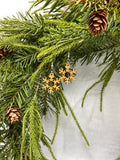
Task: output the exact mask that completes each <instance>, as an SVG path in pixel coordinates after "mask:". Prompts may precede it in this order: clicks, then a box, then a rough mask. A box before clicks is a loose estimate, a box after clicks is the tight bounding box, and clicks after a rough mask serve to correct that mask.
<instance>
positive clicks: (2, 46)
mask: <svg viewBox="0 0 120 160" xmlns="http://www.w3.org/2000/svg"><path fill="white" fill-rule="evenodd" d="M41 2H43V6H42V7H40V8H39V9H37V10H33V9H34V8H35V7H36V6H38V5H39V4H40V3H41ZM119 7H120V2H119V1H118V0H115V1H114V0H111V1H104V0H99V1H91V0H88V1H86V0H71V1H68V0H61V1H58V0H52V1H49V0H35V1H32V6H31V8H30V9H29V11H28V12H27V13H26V14H25V15H24V14H22V13H18V17H15V16H13V17H12V18H9V17H7V18H4V19H3V20H0V35H1V38H0V127H1V131H0V143H1V145H0V159H1V160H2V159H3V160H4V159H6V160H7V159H11V160H12V159H17V160H23V159H24V160H39V159H40V160H47V158H46V157H45V155H44V153H43V152H42V145H41V143H42V144H44V145H45V146H46V147H47V148H48V149H49V151H50V153H51V155H52V157H53V159H54V160H56V157H55V155H54V153H53V151H52V148H51V145H52V144H53V142H54V139H55V136H56V134H57V128H58V126H59V115H60V113H61V110H63V112H64V113H65V115H66V116H67V115H68V113H67V110H66V107H68V110H69V111H70V113H71V115H72V117H73V119H74V121H75V123H76V125H77V126H78V129H79V130H80V132H81V134H82V136H83V138H84V140H85V142H86V144H87V145H88V146H89V142H88V140H87V138H86V136H85V133H84V132H83V130H82V128H81V126H80V124H79V122H78V120H77V119H76V116H75V114H74V112H73V110H72V109H71V107H70V105H69V103H68V101H67V99H66V98H65V96H64V94H63V86H62V83H61V82H60V86H59V87H60V90H59V91H54V92H53V93H52V94H50V93H49V90H48V89H46V90H44V89H43V78H44V77H48V76H49V74H50V73H51V71H52V72H54V74H55V77H56V78H58V77H59V76H60V75H59V69H60V68H64V67H65V65H66V63H67V60H68V52H70V53H71V54H70V57H69V62H70V63H71V65H72V67H73V66H74V65H75V64H76V62H77V61H78V60H80V62H81V63H80V65H82V64H84V63H86V64H89V63H91V62H92V61H95V62H96V63H98V62H101V59H102V62H101V64H99V66H101V65H103V66H104V68H103V70H102V71H101V73H100V74H99V76H98V78H99V79H98V81H97V82H95V83H94V84H93V85H92V86H90V88H89V89H88V90H87V91H86V92H85V94H84V96H83V100H82V107H83V105H84V101H85V98H86V96H87V93H88V92H89V91H90V90H91V89H92V88H93V87H94V86H96V85H97V84H99V83H102V84H103V85H102V88H101V94H100V111H102V101H103V93H104V90H105V88H106V87H107V85H108V83H109V81H110V79H111V77H112V75H113V73H114V72H115V71H119V70H120V55H119V54H120V10H119ZM99 8H102V10H101V9H99ZM40 10H42V11H44V14H43V15H41V14H40V13H39V11H40ZM103 11H104V12H103ZM31 12H32V13H31ZM106 12H107V14H108V17H107V18H108V23H106V22H107V21H104V20H105V19H106V15H105V16H104V13H106ZM91 15H94V16H95V17H97V21H94V20H93V19H92V18H91ZM98 19H99V20H100V21H98ZM91 21H92V24H91ZM88 22H90V23H88ZM91 25H92V26H93V28H91V29H90V26H91ZM98 25H99V26H98ZM101 25H102V26H101ZM96 26H97V27H96ZM106 26H107V27H106ZM105 27H106V28H105ZM88 29H89V31H90V32H91V33H92V34H93V33H94V35H95V36H93V35H92V34H91V33H90V32H89V31H88ZM97 30H100V32H97ZM93 31H94V32H93ZM51 63H53V64H54V67H53V68H52V67H51ZM99 66H98V67H99ZM14 106H18V107H19V109H20V116H21V118H20V119H19V116H18V112H19V110H18V109H17V108H15V107H14ZM6 110H7V111H8V112H6ZM47 112H52V113H53V114H54V115H55V116H56V126H55V131H54V134H53V138H52V140H50V139H49V138H48V137H47V135H46V133H45V132H44V126H43V124H42V117H43V116H46V113H47ZM6 116H7V117H8V119H9V121H8V120H7V119H6ZM11 120H12V121H11ZM15 121H16V123H12V122H15ZM17 121H19V122H17ZM118 159H119V158H118Z"/></svg>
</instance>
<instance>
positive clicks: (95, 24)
mask: <svg viewBox="0 0 120 160" xmlns="http://www.w3.org/2000/svg"><path fill="white" fill-rule="evenodd" d="M107 15H108V13H107V11H105V10H104V9H103V8H98V10H97V11H95V10H94V11H93V12H92V13H91V15H90V17H89V22H88V25H89V29H88V30H89V31H90V32H91V33H92V35H97V34H101V32H102V31H103V30H105V29H106V23H108V20H107Z"/></svg>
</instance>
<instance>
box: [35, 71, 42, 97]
mask: <svg viewBox="0 0 120 160" xmlns="http://www.w3.org/2000/svg"><path fill="white" fill-rule="evenodd" d="M40 77H41V74H40ZM39 87H40V80H39V82H38V85H37V88H36V91H35V95H36V96H37V93H38V90H39Z"/></svg>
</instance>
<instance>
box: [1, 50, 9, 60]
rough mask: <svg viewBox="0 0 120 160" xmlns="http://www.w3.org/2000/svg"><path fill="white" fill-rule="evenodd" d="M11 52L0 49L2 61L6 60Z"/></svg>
mask: <svg viewBox="0 0 120 160" xmlns="http://www.w3.org/2000/svg"><path fill="white" fill-rule="evenodd" d="M9 53H10V51H9V50H5V49H3V48H1V49H0V59H1V58H4V57H5V56H6V55H7V54H9Z"/></svg>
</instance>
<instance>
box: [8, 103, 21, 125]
mask: <svg viewBox="0 0 120 160" xmlns="http://www.w3.org/2000/svg"><path fill="white" fill-rule="evenodd" d="M6 119H7V120H8V122H9V123H11V124H14V123H16V122H19V120H20V110H19V107H18V106H12V107H10V108H8V109H7V110H6Z"/></svg>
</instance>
